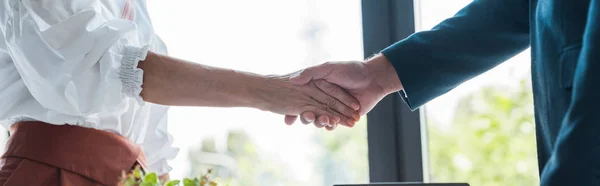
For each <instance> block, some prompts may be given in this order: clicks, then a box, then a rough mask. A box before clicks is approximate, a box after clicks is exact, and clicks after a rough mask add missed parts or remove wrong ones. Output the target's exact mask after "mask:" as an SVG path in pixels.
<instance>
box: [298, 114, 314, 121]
mask: <svg viewBox="0 0 600 186" xmlns="http://www.w3.org/2000/svg"><path fill="white" fill-rule="evenodd" d="M300 121H302V123H304V124H309V123H312V122H313V121H315V113H313V112H303V113H302V114H300Z"/></svg>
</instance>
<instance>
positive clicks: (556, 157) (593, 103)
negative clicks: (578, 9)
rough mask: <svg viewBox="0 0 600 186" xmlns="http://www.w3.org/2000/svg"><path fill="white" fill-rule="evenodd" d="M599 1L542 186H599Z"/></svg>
mask: <svg viewBox="0 0 600 186" xmlns="http://www.w3.org/2000/svg"><path fill="white" fill-rule="evenodd" d="M599 82H600V0H592V1H591V3H590V7H589V9H588V19H587V25H586V28H585V33H584V36H583V43H582V48H581V51H580V53H579V58H578V61H577V67H576V70H575V75H574V80H573V90H572V91H573V92H572V98H571V105H570V107H569V110H568V111H567V114H565V117H564V119H563V123H562V127H561V129H560V130H559V132H558V137H557V139H556V144H555V146H554V147H555V148H554V151H553V152H552V154H551V156H550V159H549V160H548V162H546V166H545V167H544V171H543V173H542V175H541V185H542V186H558V185H600V158H599V157H600V132H599V131H600V116H599V115H598V111H599V110H600V87H599V86H598V85H599V84H598V83H599Z"/></svg>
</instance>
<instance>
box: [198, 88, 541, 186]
mask: <svg viewBox="0 0 600 186" xmlns="http://www.w3.org/2000/svg"><path fill="white" fill-rule="evenodd" d="M427 126H428V128H427V131H428V132H427V137H428V146H429V148H428V150H427V151H426V155H427V157H428V158H429V159H428V160H429V170H430V172H429V176H430V178H431V180H432V181H434V182H468V183H470V184H471V185H474V186H478V185H485V186H506V185H511V186H530V185H538V184H539V181H538V171H537V161H536V148H535V132H534V131H535V130H534V123H533V105H532V94H531V86H530V84H529V81H528V80H521V81H520V86H517V87H516V88H511V87H503V86H488V87H484V88H483V89H482V90H481V91H476V92H474V93H472V94H469V95H467V96H465V97H463V98H461V99H460V100H459V103H458V105H457V106H456V112H455V114H454V117H453V120H452V127H443V126H441V125H438V124H436V123H432V122H430V121H429V120H428V125H427ZM312 141H313V143H314V144H315V145H314V146H315V148H318V149H317V151H316V152H317V153H316V154H318V156H316V157H317V158H316V159H314V161H316V162H317V163H316V164H317V165H318V166H317V167H314V170H313V171H316V175H321V176H318V177H315V178H314V180H315V182H318V184H319V185H333V184H334V183H340V181H341V182H343V183H361V182H365V181H367V180H368V175H367V174H365V173H368V162H366V161H364V160H366V159H367V157H366V156H367V136H366V122H365V119H363V120H362V121H361V123H359V124H358V125H356V127H355V128H354V129H348V128H340V129H338V130H336V131H334V132H327V131H319V132H316V133H315V135H314V136H313V140H312ZM227 145H228V148H227V149H228V151H227V152H226V153H224V154H220V156H223V157H227V158H228V159H231V162H234V163H233V164H232V165H225V164H227V163H221V164H219V163H207V162H211V160H207V158H208V159H213V160H215V161H213V162H218V161H216V160H218V159H223V158H215V156H213V155H214V154H212V153H215V148H214V139H211V138H206V139H204V140H203V142H202V144H201V145H199V146H198V147H197V148H196V149H195V150H193V151H191V152H190V153H191V154H190V155H189V157H194V158H193V159H190V163H192V164H193V166H192V167H193V168H192V169H193V171H192V173H191V174H192V175H199V174H200V173H201V172H203V171H206V169H208V168H216V170H217V171H216V172H218V176H219V177H221V178H224V179H222V181H225V182H227V183H230V184H231V185H232V186H233V185H244V186H262V185H286V186H296V185H297V186H300V185H305V184H306V183H302V182H300V181H298V180H293V179H291V178H289V177H286V176H285V175H284V174H282V173H285V172H287V171H292V169H291V168H290V167H289V166H288V165H287V163H286V162H283V161H281V160H278V159H277V158H270V157H273V156H277V154H264V153H262V152H259V151H258V148H256V144H254V142H253V141H252V139H251V138H250V137H249V136H248V134H247V133H246V132H244V131H243V130H232V131H230V132H229V134H228V143H227ZM225 159H226V158H225ZM199 160H204V161H199ZM192 175H190V176H192ZM334 180H335V182H334Z"/></svg>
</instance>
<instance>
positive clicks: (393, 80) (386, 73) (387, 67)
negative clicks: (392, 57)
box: [366, 54, 403, 94]
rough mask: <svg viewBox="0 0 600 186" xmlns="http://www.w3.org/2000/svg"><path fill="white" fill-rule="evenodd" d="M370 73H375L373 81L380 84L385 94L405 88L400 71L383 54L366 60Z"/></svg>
mask: <svg viewBox="0 0 600 186" xmlns="http://www.w3.org/2000/svg"><path fill="white" fill-rule="evenodd" d="M366 66H367V68H368V69H369V74H373V82H374V83H375V84H376V85H377V86H379V87H380V88H381V89H382V90H383V91H384V92H385V94H391V93H394V92H398V91H400V90H402V89H403V87H402V83H401V82H400V78H399V77H398V73H396V69H395V68H394V66H393V65H392V63H391V62H390V61H389V60H388V59H387V58H386V57H385V56H384V55H383V54H379V55H377V56H375V57H373V58H371V59H368V60H367V61H366Z"/></svg>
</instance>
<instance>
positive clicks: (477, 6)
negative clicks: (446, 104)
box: [382, 0, 530, 110]
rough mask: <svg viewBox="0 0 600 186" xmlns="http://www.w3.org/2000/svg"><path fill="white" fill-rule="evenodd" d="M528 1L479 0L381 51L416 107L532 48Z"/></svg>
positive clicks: (408, 102) (413, 107)
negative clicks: (425, 29) (435, 24)
mask: <svg viewBox="0 0 600 186" xmlns="http://www.w3.org/2000/svg"><path fill="white" fill-rule="evenodd" d="M529 43H530V42H529V1H527V0H475V1H473V2H472V3H471V4H469V5H468V6H466V7H465V8H463V9H462V10H460V11H459V12H458V13H457V14H456V15H454V16H453V17H451V18H449V19H446V20H445V21H443V22H441V23H440V24H438V25H437V26H435V27H434V28H433V29H431V30H429V31H423V32H418V33H415V34H413V35H411V36H409V37H408V38H406V39H404V40H401V41H399V42H397V43H395V44H393V45H391V46H389V47H388V48H386V49H384V50H383V51H382V54H383V55H384V56H385V57H386V58H387V59H388V60H389V61H390V62H391V63H392V64H393V66H394V68H395V69H396V72H397V73H398V77H399V78H400V81H401V82H402V85H403V87H404V90H403V91H402V92H401V96H402V97H403V99H404V100H405V102H406V103H407V104H408V105H409V107H410V108H411V109H413V110H415V109H417V108H418V107H420V106H421V105H423V104H425V103H426V102H428V101H430V100H432V99H434V98H435V97H437V96H439V95H442V94H444V93H446V92H448V91H450V90H452V89H453V88H455V87H456V86H458V85H459V84H461V83H462V82H464V81H467V80H469V79H471V78H473V77H475V76H477V75H479V74H481V73H483V72H485V71H487V70H489V69H491V68H493V67H495V66H497V65H498V64H500V63H502V62H504V61H506V60H508V59H510V58H511V57H512V56H514V55H516V54H518V53H520V52H522V51H523V50H525V49H527V48H528V47H529Z"/></svg>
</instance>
